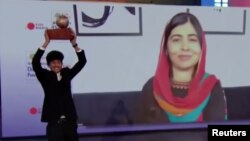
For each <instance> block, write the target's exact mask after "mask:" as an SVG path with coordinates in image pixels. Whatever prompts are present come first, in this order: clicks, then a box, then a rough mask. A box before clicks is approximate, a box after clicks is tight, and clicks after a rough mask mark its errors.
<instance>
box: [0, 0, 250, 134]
mask: <svg viewBox="0 0 250 141" xmlns="http://www.w3.org/2000/svg"><path fill="white" fill-rule="evenodd" d="M74 4H76V6H77V10H80V11H77V13H78V14H81V10H82V11H85V12H86V13H88V15H89V16H92V17H95V16H96V17H98V16H99V18H100V17H101V15H102V13H103V10H104V9H103V7H104V6H105V5H108V6H114V9H113V11H112V13H111V16H110V17H109V18H108V19H107V22H106V23H105V24H104V25H103V26H101V27H99V28H95V29H90V28H89V29H84V27H81V21H79V20H80V18H81V16H79V15H78V21H77V22H78V26H79V28H80V29H79V30H80V32H81V33H84V32H88V33H107V32H111V33H113V32H115V33H125V32H126V33H137V32H139V25H140V22H139V15H138V14H139V10H138V9H139V7H141V9H142V35H136V36H133V35H127V36H124V35H123V36H120V35H117V36H111V35H109V36H94V35H92V36H78V45H79V46H80V47H81V48H83V49H84V50H85V52H86V56H87V60H88V62H87V64H86V66H85V68H84V69H83V70H82V71H81V72H80V74H78V75H77V76H76V78H75V79H74V80H73V86H72V87H73V93H77V94H84V93H89V92H117V91H139V90H141V88H142V86H143V85H144V83H145V82H146V81H147V80H148V79H149V78H150V77H151V76H152V75H153V74H154V71H155V68H156V65H157V59H158V53H159V47H160V41H161V36H162V32H163V29H164V27H165V24H166V23H167V22H168V20H169V19H170V18H171V17H172V16H173V15H174V14H176V13H178V12H185V11H187V9H189V11H190V12H191V13H193V14H195V15H196V16H197V17H198V18H199V19H200V22H201V24H202V26H203V27H204V30H205V31H219V32H220V33H223V34H207V35H206V37H207V45H208V55H207V68H206V70H207V71H208V72H209V73H214V74H216V75H217V77H218V78H219V79H220V80H221V82H222V85H223V86H224V87H233V86H248V85H250V75H249V72H250V64H249V60H250V55H249V54H250V47H249V39H250V34H249V31H250V29H249V28H248V27H249V24H250V20H249V19H250V16H249V15H250V14H248V13H249V12H250V10H249V9H246V30H245V34H242V35H236V34H227V32H243V25H244V17H243V13H244V10H245V9H241V8H226V9H219V8H213V7H186V6H163V5H143V4H138V5H136V4H118V3H117V4H114V3H90V2H65V1H64V2H63V1H62V2H60V1H54V2H49V1H30V0H27V1H26V0H23V1H19V0H15V1H14V0H1V1H0V19H1V22H0V31H1V32H0V53H1V58H0V59H1V76H0V77H1V104H2V105H1V107H2V109H1V110H2V135H3V137H16V136H34V135H44V134H45V124H42V123H40V116H41V113H40V112H41V106H42V100H43V91H42V88H41V86H40V84H39V83H38V81H37V79H36V78H35V76H34V72H33V70H32V67H31V64H30V63H31V58H32V55H33V54H34V53H35V51H36V49H37V48H38V47H39V46H41V45H42V43H43V33H44V29H45V28H47V27H49V28H50V27H51V26H52V23H53V20H54V16H55V13H57V12H62V13H66V14H68V15H69V17H70V22H71V24H70V27H72V28H73V29H75V28H76V27H75V15H74V11H73V5H74ZM124 6H132V7H135V12H136V14H135V16H134V17H126V14H127V12H125V11H124ZM86 7H88V8H86ZM85 8H86V9H85ZM92 14H93V15H92ZM119 15H121V16H119ZM130 16H131V15H130ZM121 21H126V22H127V24H122V23H123V22H121ZM52 49H58V50H60V51H62V52H63V53H64V54H65V62H64V63H65V65H72V64H73V63H74V62H75V61H76V56H75V54H74V50H73V49H72V48H71V46H70V44H69V42H68V41H52V42H51V43H50V45H49V47H48V50H46V52H48V51H50V50H52ZM42 63H43V64H44V67H46V63H45V60H44V58H43V60H42Z"/></svg>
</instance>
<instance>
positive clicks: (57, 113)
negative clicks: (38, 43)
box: [32, 30, 87, 141]
mask: <svg viewBox="0 0 250 141" xmlns="http://www.w3.org/2000/svg"><path fill="white" fill-rule="evenodd" d="M72 33H73V34H74V39H72V40H71V41H70V42H71V44H72V46H73V48H74V49H75V51H76V54H77V57H78V62H77V63H76V64H75V65H74V66H73V67H72V68H63V58H64V56H63V54H62V53H61V52H59V51H55V50H54V51H51V52H49V53H48V55H47V56H46V61H47V65H48V66H49V68H50V70H47V69H44V68H42V66H41V62H40V60H41V58H42V56H43V54H44V52H45V49H46V48H47V46H48V44H49V42H50V39H49V37H48V34H47V32H46V31H45V42H44V44H43V45H42V47H40V48H39V49H38V50H37V52H36V53H35V55H34V57H33V60H32V66H33V70H34V71H35V74H36V77H37V79H38V80H39V82H40V83H41V85H42V88H43V90H44V94H45V96H44V102H43V110H42V117H41V121H42V122H47V123H48V124H47V128H46V135H47V137H48V140H49V141H79V138H78V134H77V113H76V109H75V105H74V103H73V98H72V93H71V80H72V79H73V78H74V76H76V75H77V73H78V72H80V70H81V69H82V68H83V67H84V66H85V64H86V62H87V61H86V57H85V53H84V50H82V49H80V48H79V47H78V45H77V43H76V35H75V33H74V31H73V30H72Z"/></svg>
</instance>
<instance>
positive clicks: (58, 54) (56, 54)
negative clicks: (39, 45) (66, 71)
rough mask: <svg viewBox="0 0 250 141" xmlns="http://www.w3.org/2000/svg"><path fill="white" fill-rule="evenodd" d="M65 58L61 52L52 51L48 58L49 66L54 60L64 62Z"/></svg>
mask: <svg viewBox="0 0 250 141" xmlns="http://www.w3.org/2000/svg"><path fill="white" fill-rule="evenodd" d="M63 58H64V56H63V54H62V53H61V52H60V51H56V50H53V51H50V52H49V53H48V55H47V56H46V61H47V65H49V63H50V62H51V61H53V60H60V61H61V62H62V61H63Z"/></svg>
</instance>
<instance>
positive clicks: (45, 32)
mask: <svg viewBox="0 0 250 141" xmlns="http://www.w3.org/2000/svg"><path fill="white" fill-rule="evenodd" d="M44 40H45V41H44V43H43V45H42V47H43V48H44V49H46V48H47V46H48V45H49V42H50V39H49V35H48V33H47V29H46V30H45V31H44Z"/></svg>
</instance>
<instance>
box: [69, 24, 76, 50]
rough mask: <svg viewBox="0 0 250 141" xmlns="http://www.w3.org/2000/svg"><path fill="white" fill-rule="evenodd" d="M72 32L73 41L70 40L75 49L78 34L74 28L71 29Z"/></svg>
mask: <svg viewBox="0 0 250 141" xmlns="http://www.w3.org/2000/svg"><path fill="white" fill-rule="evenodd" d="M69 29H70V30H71V33H72V35H73V39H71V40H70V43H71V45H72V46H73V47H74V46H75V45H76V44H77V43H76V33H75V31H74V30H73V29H72V28H69Z"/></svg>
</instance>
